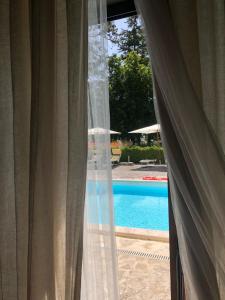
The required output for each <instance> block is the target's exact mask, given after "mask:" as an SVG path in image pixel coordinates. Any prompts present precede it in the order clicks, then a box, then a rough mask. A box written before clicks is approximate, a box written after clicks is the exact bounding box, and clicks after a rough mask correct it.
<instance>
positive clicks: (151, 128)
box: [129, 124, 160, 134]
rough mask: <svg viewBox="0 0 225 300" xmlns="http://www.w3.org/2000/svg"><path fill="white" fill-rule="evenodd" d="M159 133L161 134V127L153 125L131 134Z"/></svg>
mask: <svg viewBox="0 0 225 300" xmlns="http://www.w3.org/2000/svg"><path fill="white" fill-rule="evenodd" d="M157 132H160V125H159V124H155V125H152V126H148V127H144V128H140V129H137V130H133V131H130V132H129V133H144V134H150V133H157Z"/></svg>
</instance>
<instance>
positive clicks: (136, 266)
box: [116, 237, 170, 300]
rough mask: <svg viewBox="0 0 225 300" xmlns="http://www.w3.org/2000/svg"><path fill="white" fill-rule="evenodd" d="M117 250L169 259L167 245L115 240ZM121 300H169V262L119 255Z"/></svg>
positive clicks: (122, 239) (133, 240)
mask: <svg viewBox="0 0 225 300" xmlns="http://www.w3.org/2000/svg"><path fill="white" fill-rule="evenodd" d="M116 240H117V248H118V249H129V250H137V251H140V252H145V251H147V252H151V253H153V252H154V253H156V254H161V255H169V245H168V243H161V242H153V241H140V240H135V239H127V238H119V237H117V238H116ZM118 266H119V288H120V300H170V266H169V261H166V260H157V259H151V258H146V257H139V256H135V255H128V254H124V253H118Z"/></svg>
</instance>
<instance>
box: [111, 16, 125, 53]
mask: <svg viewBox="0 0 225 300" xmlns="http://www.w3.org/2000/svg"><path fill="white" fill-rule="evenodd" d="M126 19H127V18H123V19H119V20H116V21H114V23H115V24H116V26H117V27H118V29H119V32H120V30H123V29H127V24H126V23H125V22H126ZM108 53H109V55H112V54H117V53H118V49H117V47H116V45H114V44H113V43H111V42H110V41H108Z"/></svg>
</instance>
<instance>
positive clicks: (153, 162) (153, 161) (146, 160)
mask: <svg viewBox="0 0 225 300" xmlns="http://www.w3.org/2000/svg"><path fill="white" fill-rule="evenodd" d="M156 162H157V159H142V160H140V161H139V163H140V164H141V165H150V164H155V163H156Z"/></svg>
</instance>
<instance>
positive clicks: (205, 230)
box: [136, 0, 225, 300]
mask: <svg viewBox="0 0 225 300" xmlns="http://www.w3.org/2000/svg"><path fill="white" fill-rule="evenodd" d="M136 5H137V7H138V9H139V11H140V14H141V16H142V18H143V21H144V26H145V32H146V36H147V39H148V45H149V49H150V56H151V62H152V65H153V70H154V75H155V90H156V108H157V111H158V116H159V119H160V123H161V125H162V138H163V143H164V147H165V151H166V155H167V158H168V162H169V174H170V183H171V198H172V205H173V210H174V215H175V221H176V225H177V231H178V242H179V249H180V253H181V263H182V267H183V271H184V279H185V287H186V298H187V299H191V300H194V299H198V300H200V299H213V300H215V299H224V296H225V294H224V287H225V259H224V249H225V229H224V228H225V218H224V216H225V204H224V195H225V185H224V182H225V159H224V158H225V157H224V154H225V151H224V149H225V148H224V136H225V135H224V130H225V126H224V122H225V93H224V88H225V84H224V82H225V63H224V62H225V35H224V24H225V23H224V22H225V10H224V1H208V2H207V4H206V3H205V2H204V1H195V0H192V1H188V2H187V1H176V0H171V1H165V0H161V1H145V0H141V1H136Z"/></svg>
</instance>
